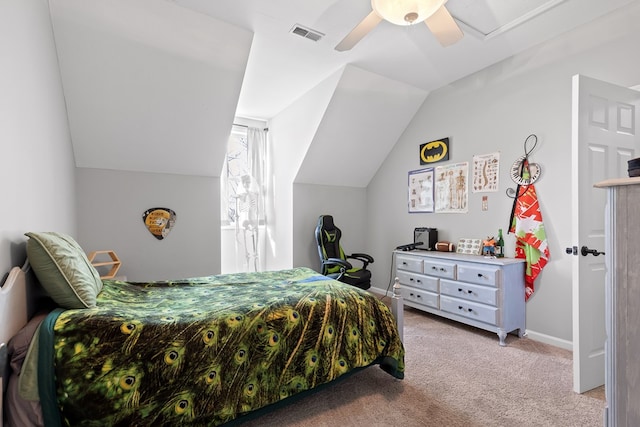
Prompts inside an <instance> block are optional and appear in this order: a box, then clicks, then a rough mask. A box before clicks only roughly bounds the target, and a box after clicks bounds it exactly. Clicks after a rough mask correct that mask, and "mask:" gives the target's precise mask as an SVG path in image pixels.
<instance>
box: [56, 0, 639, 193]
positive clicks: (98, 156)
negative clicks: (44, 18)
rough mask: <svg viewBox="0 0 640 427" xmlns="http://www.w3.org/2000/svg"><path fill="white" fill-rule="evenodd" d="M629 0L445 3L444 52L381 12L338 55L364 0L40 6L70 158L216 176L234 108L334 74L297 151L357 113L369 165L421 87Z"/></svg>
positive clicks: (306, 173)
mask: <svg viewBox="0 0 640 427" xmlns="http://www.w3.org/2000/svg"><path fill="white" fill-rule="evenodd" d="M631 1H634V0H607V1H606V2H604V1H601V0H518V1H514V0H449V1H448V2H447V3H446V7H447V8H448V9H449V11H450V12H451V14H452V15H453V16H454V18H455V19H456V21H457V22H458V24H459V26H460V27H461V29H462V30H463V32H464V34H465V35H464V38H463V39H462V40H461V41H460V42H458V43H456V44H454V45H452V46H450V47H446V48H444V47H442V46H441V45H440V44H439V43H438V42H437V41H436V39H435V38H434V37H433V35H432V34H431V33H430V31H429V29H428V28H427V27H426V26H425V25H415V26H411V27H399V26H395V25H393V24H390V23H388V22H385V21H383V22H381V23H380V24H379V25H378V26H377V27H376V28H375V29H374V30H373V31H371V32H370V33H369V34H367V35H366V36H365V37H364V38H363V39H362V40H361V42H360V43H358V44H357V45H356V46H355V47H354V48H353V49H351V50H349V51H346V52H338V51H336V50H335V49H334V47H335V46H336V45H337V44H338V43H339V41H340V40H342V38H343V37H344V36H345V35H346V34H348V33H349V32H350V31H351V29H352V28H353V27H354V26H355V25H356V24H357V23H358V22H360V20H361V19H362V18H363V17H364V16H366V15H367V14H368V13H369V12H370V11H371V3H370V1H369V0H327V1H314V0H270V1H264V0H216V1H213V0H108V1H93V2H88V1H86V0H50V2H49V4H50V8H51V17H52V24H53V30H54V38H55V43H56V47H57V51H58V57H59V63H60V70H61V77H62V84H63V89H64V93H65V99H66V104H67V110H68V117H69V125H70V130H71V136H72V143H73V147H74V154H75V160H76V165H77V166H79V167H93V168H103V169H118V170H132V171H142V172H159V173H176V174H193V175H205V176H218V175H219V173H220V168H221V164H222V159H223V157H224V151H225V148H226V140H227V137H228V135H229V132H230V129H231V124H232V123H233V120H234V117H235V116H241V117H245V118H250V119H260V120H265V121H268V120H270V119H272V118H274V117H276V116H278V115H279V114H280V113H281V112H282V111H284V110H285V109H287V108H288V107H289V106H291V105H292V104H293V103H295V102H296V101H297V100H299V99H300V98H302V97H304V96H305V94H308V93H309V92H310V91H311V90H312V89H313V88H315V87H318V85H320V84H321V83H322V82H325V81H327V79H330V78H332V76H336V75H339V76H340V78H339V79H338V80H337V81H336V83H335V84H333V85H332V86H331V87H330V90H331V91H332V93H331V95H330V96H329V97H327V99H329V101H327V102H326V104H325V105H323V106H322V108H325V111H324V114H323V115H322V119H321V123H319V124H318V125H317V127H316V128H315V130H316V133H315V135H314V136H313V137H311V139H312V141H311V144H310V146H309V154H310V155H309V156H308V158H310V159H311V158H313V156H311V154H313V153H314V152H315V153H317V152H320V151H322V150H329V151H330V150H332V149H338V148H339V149H344V147H338V146H333V147H332V146H331V144H340V143H341V142H340V141H341V139H336V138H333V137H332V136H333V135H336V134H340V135H343V136H344V135H346V136H349V135H352V134H356V133H357V132H358V130H361V129H362V123H363V120H364V117H367V114H366V110H367V109H369V112H370V115H369V116H368V119H369V120H370V121H373V124H374V126H376V125H377V126H378V127H377V128H375V127H374V129H373V130H371V132H370V135H367V136H368V137H363V138H351V140H353V144H356V145H354V147H352V148H351V149H352V151H353V152H358V151H359V146H358V145H357V144H360V145H361V146H365V145H368V146H371V145H374V146H375V147H378V148H377V149H376V150H375V151H373V152H372V153H371V156H375V158H374V159H373V162H371V160H372V159H371V158H368V161H369V164H373V165H376V164H379V163H380V162H381V161H382V160H383V159H384V157H385V156H386V155H387V153H388V151H389V150H390V149H391V147H392V146H393V144H395V142H396V141H397V139H398V137H399V136H400V134H401V133H402V131H403V129H404V127H406V125H407V123H408V121H409V120H410V119H411V117H412V116H413V114H414V113H415V111H417V109H418V108H419V106H420V104H421V102H422V101H423V100H424V98H425V97H426V96H427V94H428V93H429V91H431V90H434V89H437V88H439V87H442V86H444V85H447V84H449V83H451V82H453V81H455V80H457V79H459V78H461V77H464V76H466V75H469V74H471V73H473V72H475V71H478V70H480V69H482V68H485V67H487V66H489V65H491V64H494V63H496V62H498V61H500V60H503V59H505V58H508V57H510V56H512V55H514V54H516V53H518V52H521V51H523V50H525V49H527V48H529V47H531V46H534V45H535V44H538V43H541V42H543V41H545V40H547V39H550V38H552V37H555V36H558V35H560V34H562V33H564V32H566V31H569V30H570V29H572V28H574V27H576V26H579V25H582V24H584V23H587V22H589V21H591V20H593V19H596V18H597V17H599V16H601V15H603V14H606V13H608V12H610V11H612V10H614V9H617V8H619V7H621V6H623V5H625V4H627V3H630V2H631ZM294 28H298V29H306V30H310V31H311V32H312V33H315V34H318V36H319V40H317V41H313V40H311V39H310V38H308V37H301V36H300V35H298V34H294V33H293V32H292V30H293V29H294ZM296 33H300V31H296ZM336 73H337V74H336ZM367 85H374V86H367ZM373 88H375V90H374V89H373ZM390 90H394V91H396V92H397V93H406V94H407V96H406V97H404V98H403V100H400V99H398V98H394V97H392V96H389V93H390V92H389V91H390ZM365 92H366V93H365ZM394 103H395V104H394ZM398 103H402V105H400V104H398ZM363 111H364V112H365V113H363ZM394 111H395V112H400V113H401V114H395V115H394V114H393V112H394ZM376 117H384V118H386V121H384V123H383V120H377V119H376ZM383 126H384V129H385V130H387V132H386V133H385V132H382V131H381V130H382V129H383ZM361 136H362V135H361ZM316 166H317V165H316ZM316 166H314V163H313V162H312V161H305V162H303V165H302V168H301V170H300V172H299V174H298V176H299V179H300V180H301V182H312V181H313V180H314V179H315V178H313V177H314V176H318V174H317V173H316V170H315V169H314V168H315V167H316ZM355 170H358V168H353V167H351V168H346V170H344V171H343V176H342V177H337V178H336V180H339V181H340V182H347V183H351V184H353V185H355V186H365V185H366V183H367V182H368V179H370V177H371V174H372V173H375V170H373V171H372V170H370V169H367V170H366V171H365V170H364V169H363V172H362V174H361V175H353V176H352V174H353V173H354V171H355Z"/></svg>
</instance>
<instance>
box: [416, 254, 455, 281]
mask: <svg viewBox="0 0 640 427" xmlns="http://www.w3.org/2000/svg"><path fill="white" fill-rule="evenodd" d="M423 269H424V270H423V272H424V274H428V275H430V276H438V277H444V278H445V279H455V278H456V264H455V263H453V262H445V261H439V260H438V261H435V260H426V259H425V260H424V263H423Z"/></svg>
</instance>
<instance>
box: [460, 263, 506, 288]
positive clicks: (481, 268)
mask: <svg viewBox="0 0 640 427" xmlns="http://www.w3.org/2000/svg"><path fill="white" fill-rule="evenodd" d="M499 275H500V267H498V266H493V265H475V264H458V280H461V281H463V282H470V283H478V284H480V285H487V286H497V284H498V277H499Z"/></svg>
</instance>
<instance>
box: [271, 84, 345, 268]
mask: <svg viewBox="0 0 640 427" xmlns="http://www.w3.org/2000/svg"><path fill="white" fill-rule="evenodd" d="M341 74H342V73H341V72H337V73H335V74H333V75H332V76H330V77H329V78H327V79H326V80H324V81H323V82H321V83H320V84H318V85H317V86H316V87H314V88H313V89H311V90H310V91H309V92H308V93H307V94H305V95H304V96H302V97H301V98H300V99H299V100H297V101H296V102H294V103H293V104H292V105H291V106H289V107H288V108H287V109H285V110H284V111H283V112H281V113H280V114H278V116H276V117H274V118H273V119H272V120H271V121H270V122H269V129H270V130H269V133H270V141H271V147H272V150H273V152H272V153H273V168H274V169H273V170H274V174H273V177H272V179H273V186H274V193H275V194H274V200H273V208H274V211H273V212H269V214H270V215H269V218H268V221H269V225H268V226H269V230H268V235H269V238H270V239H271V240H272V241H271V242H269V243H268V244H269V251H268V253H267V268H268V269H273V270H276V269H282V268H291V267H292V266H293V247H294V244H293V241H294V236H293V212H294V201H293V182H294V179H295V177H296V174H297V172H298V169H299V168H300V164H301V163H302V161H303V159H304V156H305V155H306V153H307V149H308V148H309V144H311V142H312V141H313V137H314V135H315V133H316V130H317V128H318V125H319V124H320V121H321V120H322V117H323V114H324V112H325V110H326V107H327V105H328V103H329V100H330V99H331V96H332V95H333V93H334V90H335V87H336V84H337V82H338V80H339V78H340V76H341ZM297 205H298V202H295V206H297ZM316 219H317V217H316ZM312 236H313V235H312ZM305 237H306V236H305ZM296 240H297V237H296Z"/></svg>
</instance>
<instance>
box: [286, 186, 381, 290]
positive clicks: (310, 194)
mask: <svg viewBox="0 0 640 427" xmlns="http://www.w3.org/2000/svg"><path fill="white" fill-rule="evenodd" d="M293 200H294V201H295V202H294V206H295V207H294V212H293V235H294V236H295V239H294V241H293V265H294V266H296V267H299V266H304V267H309V268H312V269H314V270H316V271H318V272H319V271H320V258H319V255H318V246H317V244H316V240H315V237H314V236H315V234H314V233H315V229H316V225H317V223H318V217H319V216H320V215H325V214H326V215H332V216H333V221H334V223H335V225H336V226H337V227H338V228H340V230H342V239H341V241H340V243H341V246H342V248H343V249H344V251H345V252H346V253H347V254H352V253H354V252H365V253H366V252H367V251H366V243H367V235H368V234H369V233H371V230H369V229H368V228H367V222H366V220H365V218H367V191H366V189H365V188H355V187H337V186H331V185H312V184H294V185H293ZM353 265H354V267H360V266H361V265H362V264H361V263H359V262H358V261H353ZM374 282H375V281H374Z"/></svg>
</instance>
